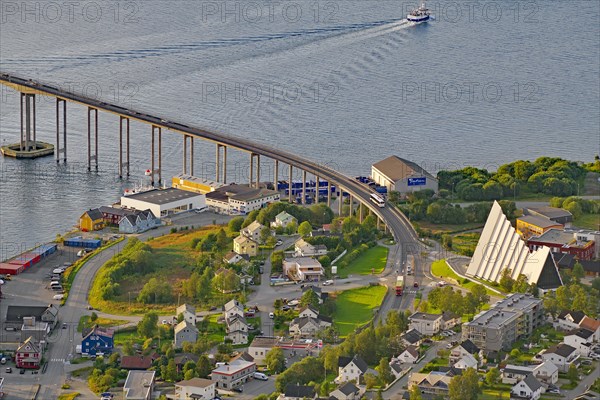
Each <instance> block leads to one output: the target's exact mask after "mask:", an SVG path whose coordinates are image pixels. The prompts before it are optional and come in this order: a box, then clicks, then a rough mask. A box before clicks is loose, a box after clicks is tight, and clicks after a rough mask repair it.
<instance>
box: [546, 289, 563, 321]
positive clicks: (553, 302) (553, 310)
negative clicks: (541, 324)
mask: <svg viewBox="0 0 600 400" xmlns="http://www.w3.org/2000/svg"><path fill="white" fill-rule="evenodd" d="M543 301H544V303H543V304H544V309H545V310H546V312H547V313H548V314H550V315H552V318H555V317H556V316H557V315H558V314H559V312H560V307H559V304H558V300H557V299H556V293H554V292H546V293H545V294H544V297H543Z"/></svg>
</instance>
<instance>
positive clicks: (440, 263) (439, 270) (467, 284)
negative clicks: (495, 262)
mask: <svg viewBox="0 0 600 400" xmlns="http://www.w3.org/2000/svg"><path fill="white" fill-rule="evenodd" d="M431 273H432V274H433V276H435V277H436V278H437V277H441V278H448V279H451V280H453V281H454V282H457V283H458V284H459V285H460V286H462V287H464V288H465V289H467V290H471V288H472V287H473V286H475V285H476V284H477V283H476V282H473V281H471V280H468V279H463V278H461V277H459V276H458V275H456V273H454V271H453V270H452V269H451V268H450V267H449V266H448V264H446V260H437V261H434V262H433V263H432V264H431ZM454 282H452V283H454ZM485 291H486V292H487V294H489V295H490V296H501V295H500V294H498V293H496V292H493V291H491V290H489V289H488V288H487V287H486V288H485Z"/></svg>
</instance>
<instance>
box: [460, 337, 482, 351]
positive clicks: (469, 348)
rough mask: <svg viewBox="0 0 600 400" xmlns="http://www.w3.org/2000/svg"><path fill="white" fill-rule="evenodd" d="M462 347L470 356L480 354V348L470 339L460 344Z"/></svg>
mask: <svg viewBox="0 0 600 400" xmlns="http://www.w3.org/2000/svg"><path fill="white" fill-rule="evenodd" d="M460 347H462V348H463V349H465V350H466V351H467V352H468V353H469V354H475V353H479V347H477V346H475V343H473V342H471V340H470V339H467V340H465V341H464V342H462V343H461V344H460Z"/></svg>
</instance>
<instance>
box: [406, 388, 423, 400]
mask: <svg viewBox="0 0 600 400" xmlns="http://www.w3.org/2000/svg"><path fill="white" fill-rule="evenodd" d="M408 393H409V395H410V400H423V396H421V390H420V389H419V387H418V386H417V385H415V384H413V385H412V386H411V387H410V389H409V391H408Z"/></svg>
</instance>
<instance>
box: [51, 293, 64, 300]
mask: <svg viewBox="0 0 600 400" xmlns="http://www.w3.org/2000/svg"><path fill="white" fill-rule="evenodd" d="M64 297H65V295H64V294H55V295H54V296H52V298H53V299H54V300H62V299H63V298H64Z"/></svg>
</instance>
